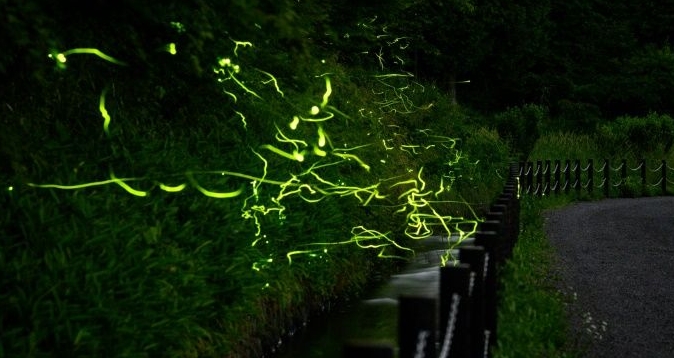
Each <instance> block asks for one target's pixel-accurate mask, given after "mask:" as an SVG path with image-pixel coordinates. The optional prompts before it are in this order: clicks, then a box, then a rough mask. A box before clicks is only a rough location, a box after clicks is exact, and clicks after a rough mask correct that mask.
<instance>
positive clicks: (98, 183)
mask: <svg viewBox="0 0 674 358" xmlns="http://www.w3.org/2000/svg"><path fill="white" fill-rule="evenodd" d="M138 180H142V179H140V178H115V179H109V180H102V181H95V182H91V183H85V184H76V185H60V184H35V183H27V185H28V186H30V187H33V188H54V189H63V190H76V189H84V188H89V187H92V186H101V185H108V184H113V183H116V182H118V181H122V182H127V181H138Z"/></svg>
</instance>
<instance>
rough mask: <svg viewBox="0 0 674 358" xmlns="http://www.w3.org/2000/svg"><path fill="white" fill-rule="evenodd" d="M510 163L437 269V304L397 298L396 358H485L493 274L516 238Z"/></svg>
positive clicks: (360, 349) (358, 349)
mask: <svg viewBox="0 0 674 358" xmlns="http://www.w3.org/2000/svg"><path fill="white" fill-rule="evenodd" d="M520 173H521V171H520V168H519V166H518V165H517V164H516V163H515V164H513V165H511V167H510V175H509V178H508V180H507V182H506V185H505V187H504V189H503V192H502V194H501V195H500V196H499V197H498V198H497V200H496V201H495V202H494V204H493V205H492V206H491V207H490V210H489V212H488V213H487V215H486V217H485V221H483V222H482V223H480V224H479V226H478V231H477V232H476V234H475V240H474V241H472V243H471V244H470V246H469V245H466V246H461V247H459V256H458V257H459V262H458V263H457V264H456V265H454V266H445V267H440V268H439V270H440V292H439V293H438V297H437V298H428V297H415V296H401V297H400V298H399V301H398V302H399V303H398V311H399V313H398V314H399V319H398V355H397V357H399V358H438V357H439V358H447V357H451V358H464V357H466V358H468V357H470V358H473V357H480V358H483V357H490V356H491V348H492V347H494V346H495V344H496V337H497V332H498V324H497V323H498V322H497V307H498V301H499V297H498V295H499V286H500V279H499V277H498V272H499V270H498V268H499V267H500V266H501V265H503V263H504V262H505V261H506V260H507V259H508V258H510V256H511V255H512V250H513V247H514V246H515V243H516V241H517V237H518V234H519V213H520V204H519V183H518V177H519V175H520ZM394 352H395V349H394V347H393V346H390V345H380V344H379V345H377V344H371V343H354V342H350V343H347V344H346V345H345V347H344V350H343V356H344V357H348V358H393V357H394Z"/></svg>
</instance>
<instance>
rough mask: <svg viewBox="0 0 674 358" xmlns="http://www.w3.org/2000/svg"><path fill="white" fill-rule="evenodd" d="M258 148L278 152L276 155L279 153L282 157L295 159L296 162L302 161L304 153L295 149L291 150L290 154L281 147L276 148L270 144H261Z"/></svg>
mask: <svg viewBox="0 0 674 358" xmlns="http://www.w3.org/2000/svg"><path fill="white" fill-rule="evenodd" d="M260 148H262V149H267V150H269V151H271V152H273V153H276V154H278V155H280V156H282V157H284V158H288V159H290V160H296V161H298V162H303V161H304V154H302V153H300V152H298V151H297V150H295V151H293V152H292V154H291V153H288V152H285V151H283V150H281V149H278V148H276V147H274V146H273V145H271V144H263V145H261V146H260Z"/></svg>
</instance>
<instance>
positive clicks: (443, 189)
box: [434, 177, 445, 198]
mask: <svg viewBox="0 0 674 358" xmlns="http://www.w3.org/2000/svg"><path fill="white" fill-rule="evenodd" d="M444 180H445V178H444V177H440V189H439V190H438V191H436V192H435V193H434V195H435V197H436V198H437V197H438V195H440V194H442V193H443V192H444V191H445V182H444Z"/></svg>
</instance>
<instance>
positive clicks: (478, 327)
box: [459, 246, 490, 358]
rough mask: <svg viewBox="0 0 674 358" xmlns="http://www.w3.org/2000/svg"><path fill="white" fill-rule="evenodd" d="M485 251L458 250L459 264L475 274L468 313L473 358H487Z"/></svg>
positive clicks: (479, 248) (478, 247)
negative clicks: (468, 266)
mask: <svg viewBox="0 0 674 358" xmlns="http://www.w3.org/2000/svg"><path fill="white" fill-rule="evenodd" d="M485 254H486V253H485V250H484V248H483V247H480V246H464V247H460V248H459V259H460V260H461V263H467V264H468V265H470V268H471V271H472V272H473V273H475V279H474V282H473V294H472V297H473V298H472V305H471V313H470V329H471V333H470V335H471V337H472V338H471V339H472V342H471V344H472V349H471V350H472V352H471V355H470V356H471V357H473V358H484V357H489V356H490V354H489V336H488V333H487V331H486V328H485V320H484V319H485V317H484V288H485V287H484V284H485V279H486V276H487V275H488V274H489V272H487V271H485V270H486V266H487V265H485V264H486V261H485Z"/></svg>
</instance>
